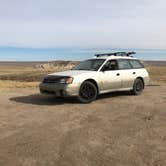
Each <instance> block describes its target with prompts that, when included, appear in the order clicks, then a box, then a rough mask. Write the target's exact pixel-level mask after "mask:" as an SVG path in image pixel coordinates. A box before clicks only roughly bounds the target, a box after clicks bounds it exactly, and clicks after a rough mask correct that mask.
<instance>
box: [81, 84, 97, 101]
mask: <svg viewBox="0 0 166 166" xmlns="http://www.w3.org/2000/svg"><path fill="white" fill-rule="evenodd" d="M96 98H97V87H96V86H95V85H94V84H93V83H92V82H90V81H85V82H83V83H82V85H81V87H80V91H79V96H78V99H79V101H80V102H81V103H90V102H92V101H94V100H95V99H96Z"/></svg>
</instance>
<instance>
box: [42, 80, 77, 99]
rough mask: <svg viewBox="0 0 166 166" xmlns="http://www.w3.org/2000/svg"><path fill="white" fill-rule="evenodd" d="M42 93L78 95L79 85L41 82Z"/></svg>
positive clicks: (63, 95)
mask: <svg viewBox="0 0 166 166" xmlns="http://www.w3.org/2000/svg"><path fill="white" fill-rule="evenodd" d="M39 88H40V93H42V94H51V95H55V96H62V97H67V96H78V93H79V85H77V84H69V85H66V84H60V83H55V84H48V83H41V84H40V85H39Z"/></svg>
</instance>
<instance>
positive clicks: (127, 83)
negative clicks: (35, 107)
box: [40, 52, 149, 103]
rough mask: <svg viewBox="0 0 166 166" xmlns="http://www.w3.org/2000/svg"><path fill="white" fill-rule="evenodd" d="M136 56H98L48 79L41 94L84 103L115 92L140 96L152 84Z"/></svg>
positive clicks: (121, 53)
mask: <svg viewBox="0 0 166 166" xmlns="http://www.w3.org/2000/svg"><path fill="white" fill-rule="evenodd" d="M132 54H135V52H128V53H126V52H116V53H108V54H97V55H95V57H94V58H92V59H88V60H85V61H83V62H81V63H80V64H78V65H76V66H75V67H74V68H73V69H71V70H69V71H64V72H56V73H53V74H49V75H48V76H46V77H45V78H44V79H43V81H42V83H41V84H40V92H41V93H42V94H53V95H55V96H61V97H67V96H76V97H78V99H79V101H80V102H82V103H89V102H92V101H94V100H95V99H96V98H97V96H98V95H100V94H103V93H108V92H113V91H131V92H132V93H133V94H134V95H139V94H140V93H141V92H142V91H143V89H144V88H145V86H146V85H148V84H149V74H148V72H147V70H146V69H145V68H144V65H143V64H142V63H141V62H140V61H139V60H138V59H136V58H133V57H132Z"/></svg>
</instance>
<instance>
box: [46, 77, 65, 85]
mask: <svg viewBox="0 0 166 166" xmlns="http://www.w3.org/2000/svg"><path fill="white" fill-rule="evenodd" d="M61 78H63V77H61V76H47V77H46V78H44V80H43V83H47V84H53V83H59V81H60V79H61Z"/></svg>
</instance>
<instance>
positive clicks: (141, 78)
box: [136, 77, 145, 87]
mask: <svg viewBox="0 0 166 166" xmlns="http://www.w3.org/2000/svg"><path fill="white" fill-rule="evenodd" d="M136 79H140V80H141V81H142V82H143V85H144V87H145V82H144V79H143V77H137V78H136Z"/></svg>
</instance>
